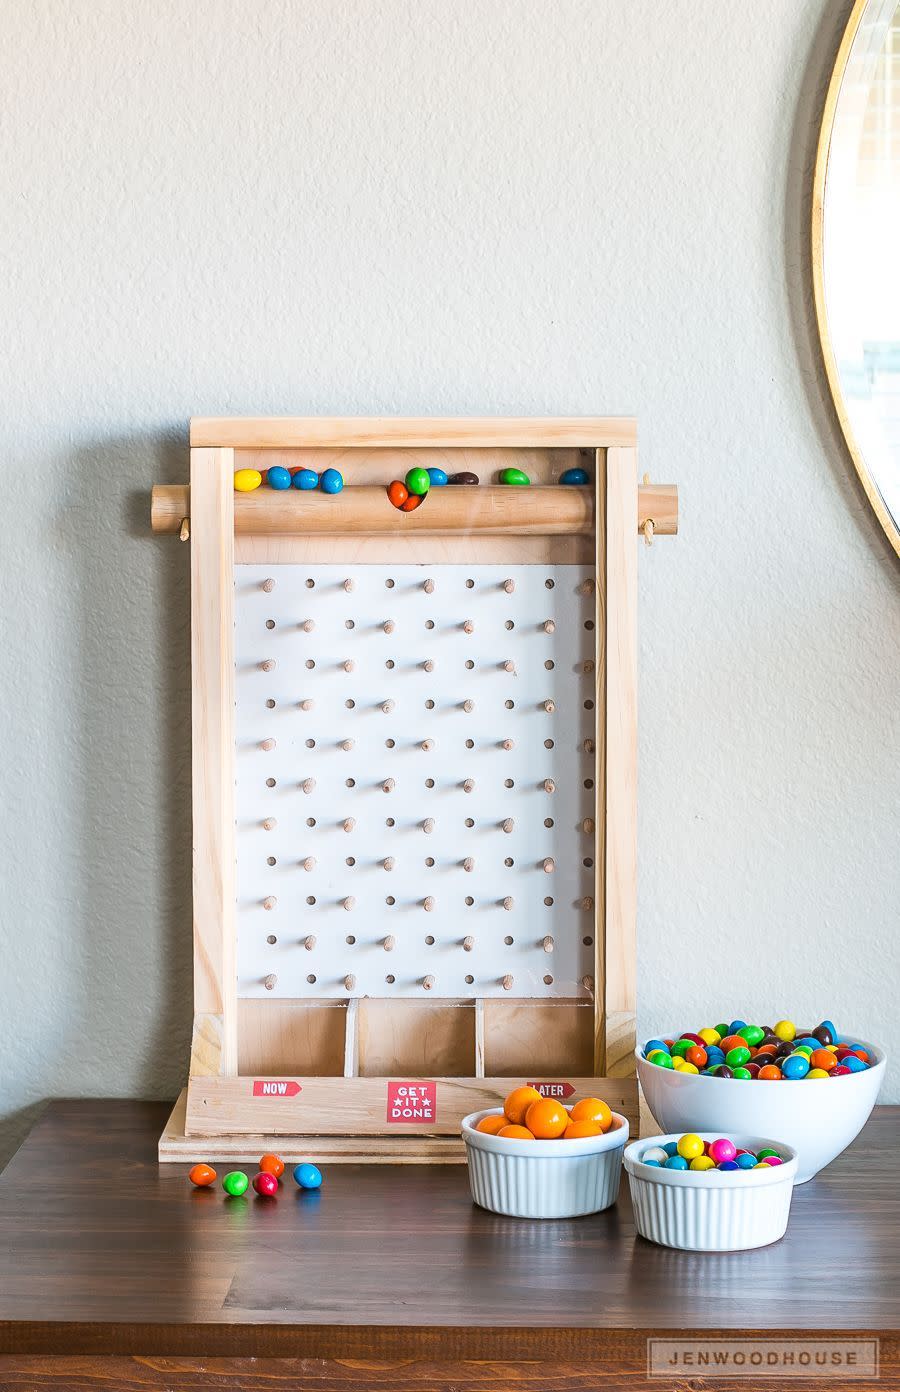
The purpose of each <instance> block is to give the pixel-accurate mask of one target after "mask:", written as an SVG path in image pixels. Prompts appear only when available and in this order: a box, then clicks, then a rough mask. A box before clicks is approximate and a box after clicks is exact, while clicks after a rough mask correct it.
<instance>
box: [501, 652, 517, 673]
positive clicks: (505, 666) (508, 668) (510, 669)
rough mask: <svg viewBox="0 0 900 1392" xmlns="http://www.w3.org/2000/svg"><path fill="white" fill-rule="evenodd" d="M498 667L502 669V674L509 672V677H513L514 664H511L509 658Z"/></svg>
mask: <svg viewBox="0 0 900 1392" xmlns="http://www.w3.org/2000/svg"><path fill="white" fill-rule="evenodd" d="M500 665H501V667H502V668H503V670H504V672H509V673H510V675H511V676H512V675H514V673H515V670H516V664H515V663H514V662H513V660H512V658H511V657H508V658H507V659H506V661H505V662H502V663H501V664H500Z"/></svg>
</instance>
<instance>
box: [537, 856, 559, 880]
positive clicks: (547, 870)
mask: <svg viewBox="0 0 900 1392" xmlns="http://www.w3.org/2000/svg"><path fill="white" fill-rule="evenodd" d="M541 869H542V870H543V872H544V874H545V875H552V874H553V871H554V870H555V869H556V861H555V860H554V859H553V857H552V856H547V857H546V858H545V859H544V860H542V861H541Z"/></svg>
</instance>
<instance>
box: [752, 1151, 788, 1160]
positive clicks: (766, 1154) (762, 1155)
mask: <svg viewBox="0 0 900 1392" xmlns="http://www.w3.org/2000/svg"><path fill="white" fill-rule="evenodd" d="M770 1155H774V1156H775V1158H776V1160H781V1159H782V1157H781V1156H780V1155H779V1154H778V1151H777V1150H761V1151H760V1152H759V1154H758V1155H757V1157H756V1158H757V1160H768V1158H769V1156H770Z"/></svg>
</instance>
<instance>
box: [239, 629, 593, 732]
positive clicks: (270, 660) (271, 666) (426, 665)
mask: <svg viewBox="0 0 900 1392" xmlns="http://www.w3.org/2000/svg"><path fill="white" fill-rule="evenodd" d="M548 622H549V620H548ZM547 632H548V633H549V632H552V629H547ZM418 665H419V666H420V667H421V669H422V671H423V672H433V671H434V669H435V662H434V658H433V657H426V658H425V659H424V660H423V661H422V662H420V663H419V664H418ZM544 665H545V667H547V668H552V667H553V666H554V665H555V664H554V663H552V662H546V663H545V664H544ZM257 666H258V667H259V670H260V671H261V672H274V671H275V669H276V667H277V666H278V663H277V662H276V660H275V658H274V657H266V658H263V659H262V661H261V662H259V663H258V664H257ZM387 666H388V667H389V668H392V667H393V666H394V664H393V662H391V661H388V663H387ZM491 666H492V667H496V668H497V670H498V671H500V672H507V673H509V675H510V676H515V675H516V670H517V669H516V664H515V662H514V661H513V659H512V658H511V657H506V658H503V659H502V661H500V662H497V663H492V664H491ZM580 666H581V671H582V672H583V673H584V674H588V673H590V672H593V670H594V659H593V658H592V657H588V658H585V660H584V661H583V662H582V663H581V664H580ZM338 667H339V668H340V670H341V671H342V672H355V671H356V663H355V662H354V660H353V658H352V657H347V658H344V660H343V661H342V662H339V663H338ZM466 667H467V669H468V670H469V671H473V670H474V668H475V663H474V662H467V663H466ZM302 709H303V710H311V709H312V703H311V702H310V704H309V705H308V706H303V707H302ZM384 709H385V706H384V704H382V710H384ZM387 709H388V710H393V704H391V705H388V707H387Z"/></svg>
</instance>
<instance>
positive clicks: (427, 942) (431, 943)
mask: <svg viewBox="0 0 900 1392" xmlns="http://www.w3.org/2000/svg"><path fill="white" fill-rule="evenodd" d="M425 946H426V947H434V938H433V937H432V936H431V934H430V933H429V934H428V937H427V938H426V939H425Z"/></svg>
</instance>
